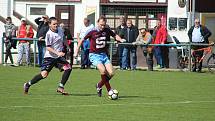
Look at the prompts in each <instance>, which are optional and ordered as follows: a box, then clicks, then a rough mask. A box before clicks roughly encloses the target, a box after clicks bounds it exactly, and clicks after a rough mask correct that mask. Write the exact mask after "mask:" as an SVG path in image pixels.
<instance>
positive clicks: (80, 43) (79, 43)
mask: <svg viewBox="0 0 215 121" xmlns="http://www.w3.org/2000/svg"><path fill="white" fill-rule="evenodd" d="M83 41H84V40H80V41H78V46H77V48H76V50H75V53H74V57H77V56H78V53H79V50H80V47H81V45H82V43H83Z"/></svg>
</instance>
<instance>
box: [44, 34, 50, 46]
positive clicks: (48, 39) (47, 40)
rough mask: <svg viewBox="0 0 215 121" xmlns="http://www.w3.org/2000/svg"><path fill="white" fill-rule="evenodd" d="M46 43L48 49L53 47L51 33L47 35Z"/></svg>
mask: <svg viewBox="0 0 215 121" xmlns="http://www.w3.org/2000/svg"><path fill="white" fill-rule="evenodd" d="M45 42H46V46H47V47H50V46H51V45H52V43H51V35H50V34H49V33H47V34H46V38H45Z"/></svg>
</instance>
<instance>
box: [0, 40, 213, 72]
mask: <svg viewBox="0 0 215 121" xmlns="http://www.w3.org/2000/svg"><path fill="white" fill-rule="evenodd" d="M12 39H13V40H17V41H19V40H28V41H33V45H34V47H33V59H34V61H33V65H34V67H35V66H36V56H37V55H36V52H37V51H36V50H37V44H36V42H37V41H38V40H39V39H38V38H12ZM72 42H73V43H75V44H77V39H74V40H73V41H72ZM108 44H110V48H109V49H110V51H109V52H110V53H109V54H110V61H111V62H112V58H113V46H114V45H116V44H119V45H130V46H131V45H133V44H132V43H116V42H115V41H110V42H108ZM136 45H137V46H145V44H136ZM209 45H210V44H202V43H201V44H199V43H185V44H148V45H147V46H166V47H180V46H184V47H187V48H188V51H189V57H188V58H189V65H188V67H189V70H190V71H191V69H192V68H191V46H209ZM1 51H2V55H1V56H2V63H4V54H5V52H4V38H2V50H1Z"/></svg>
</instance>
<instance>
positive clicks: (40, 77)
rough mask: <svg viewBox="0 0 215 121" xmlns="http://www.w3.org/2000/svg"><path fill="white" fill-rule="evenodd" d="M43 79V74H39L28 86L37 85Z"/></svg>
mask: <svg viewBox="0 0 215 121" xmlns="http://www.w3.org/2000/svg"><path fill="white" fill-rule="evenodd" d="M41 79H43V76H42V75H41V74H38V75H36V76H34V77H33V79H32V80H31V81H29V82H28V84H29V85H33V84H35V83H37V82H38V81H40V80H41Z"/></svg>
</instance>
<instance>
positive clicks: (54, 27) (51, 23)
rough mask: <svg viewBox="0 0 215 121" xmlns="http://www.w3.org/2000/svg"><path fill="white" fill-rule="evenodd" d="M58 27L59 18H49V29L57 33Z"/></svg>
mask: <svg viewBox="0 0 215 121" xmlns="http://www.w3.org/2000/svg"><path fill="white" fill-rule="evenodd" d="M57 26H58V22H57V18H56V17H50V18H49V28H50V29H51V30H52V31H56V30H57Z"/></svg>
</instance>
